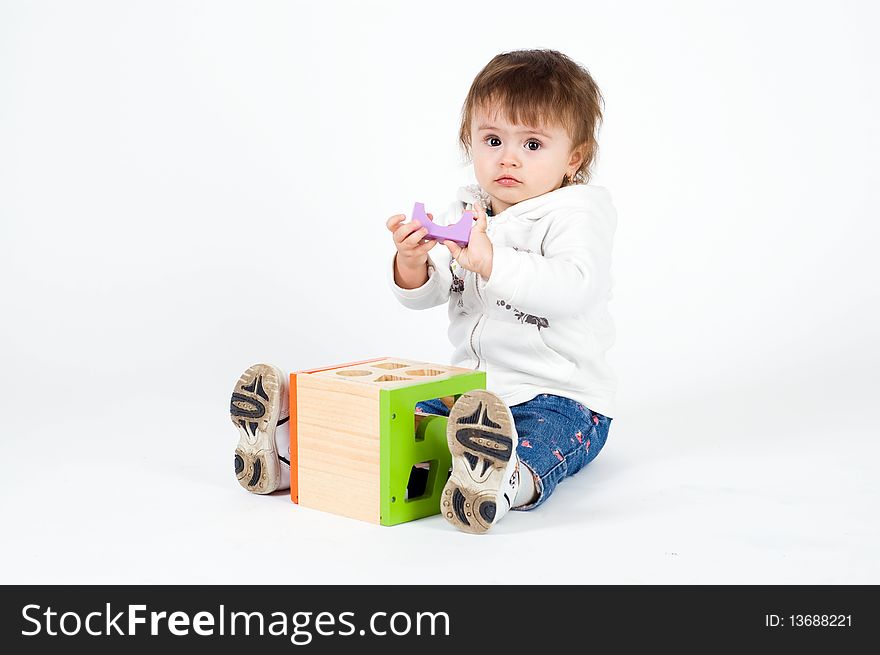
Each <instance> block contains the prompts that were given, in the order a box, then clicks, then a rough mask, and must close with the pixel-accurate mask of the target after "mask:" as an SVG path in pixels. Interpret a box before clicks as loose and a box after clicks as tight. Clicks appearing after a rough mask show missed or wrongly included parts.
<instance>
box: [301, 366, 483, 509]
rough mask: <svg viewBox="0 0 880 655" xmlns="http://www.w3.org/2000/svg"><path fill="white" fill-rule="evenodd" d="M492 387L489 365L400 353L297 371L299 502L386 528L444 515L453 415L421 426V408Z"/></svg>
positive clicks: (425, 419)
mask: <svg viewBox="0 0 880 655" xmlns="http://www.w3.org/2000/svg"><path fill="white" fill-rule="evenodd" d="M485 388H486V374H485V372H483V371H473V370H471V369H467V368H458V367H454V366H447V365H441V364H431V363H428V362H418V361H412V360H406V359H399V358H394V357H383V358H379V359H372V360H368V361H364V362H356V363H351V364H340V365H337V366H333V367H329V368H325V369H313V370H310V371H299V372H296V373H291V375H290V460H291V461H290V496H291V499H292V500H293V502H295V503H299V504H300V505H302V506H303V507H311V508H314V509H320V510H324V511H327V512H332V513H334V514H341V515H343V516H349V517H351V518H356V519H361V520H364V521H370V522H372V523H379V524H381V525H396V524H398V523H404V522H406V521H412V520H414V519H419V518H422V517H425V516H430V515H432V514H437V513H439V511H440V494H441V492H442V491H443V486H444V485H445V484H446V479H447V476H448V471H449V467H450V465H451V462H452V458H451V456H450V454H449V446H448V445H447V443H446V418H445V417H440V416H429V417H419V420H418V425H417V419H416V415H415V405H416V403H418V402H421V401H424V400H431V399H433V398H443V399H444V400H445V402H446V403H447V405H451V403H452V402H454V399H455V398H456V397H458V396H460V395H461V394H463V393H465V392H467V391H470V390H472V389H485ZM428 467H430V468H428ZM416 478H418V483H417V484H413V481H414V480H415V479H416Z"/></svg>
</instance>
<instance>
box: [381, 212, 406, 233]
mask: <svg viewBox="0 0 880 655" xmlns="http://www.w3.org/2000/svg"><path fill="white" fill-rule="evenodd" d="M405 220H406V216H405V215H403V214H395V215H394V216H392V217H391V218H389V219H388V220H387V221H385V227H387V228H388V229H389V230H390V231H391V232H394V231H395V230H396V229H397V226H398V225H400V224H401V223H403V222H404V221H405Z"/></svg>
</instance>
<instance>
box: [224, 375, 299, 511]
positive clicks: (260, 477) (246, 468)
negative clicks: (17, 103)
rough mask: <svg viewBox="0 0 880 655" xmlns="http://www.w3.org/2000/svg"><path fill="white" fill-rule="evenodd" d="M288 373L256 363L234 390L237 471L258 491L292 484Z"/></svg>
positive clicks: (247, 486)
mask: <svg viewBox="0 0 880 655" xmlns="http://www.w3.org/2000/svg"><path fill="white" fill-rule="evenodd" d="M287 387H288V383H287V376H285V375H284V373H283V372H282V371H281V369H279V368H278V367H276V366H271V365H270V364H254V365H253V366H251V367H250V368H248V369H247V370H246V371H245V372H244V373H242V374H241V377H240V378H239V379H238V382H236V383H235V388H234V389H233V390H232V400H231V401H230V403H229V414H230V418H231V419H232V422H233V424H235V427H237V428H238V432H239V435H240V436H239V440H238V447H237V448H236V449H235V475H236V477H237V478H238V482H239V484H241V486H242V487H244V488H245V489H247V490H248V491H251V492H253V493H255V494H268V493H272V492H273V491H276V490H278V489H285V488H290V423H289V421H290V398H289V396H288V394H287Z"/></svg>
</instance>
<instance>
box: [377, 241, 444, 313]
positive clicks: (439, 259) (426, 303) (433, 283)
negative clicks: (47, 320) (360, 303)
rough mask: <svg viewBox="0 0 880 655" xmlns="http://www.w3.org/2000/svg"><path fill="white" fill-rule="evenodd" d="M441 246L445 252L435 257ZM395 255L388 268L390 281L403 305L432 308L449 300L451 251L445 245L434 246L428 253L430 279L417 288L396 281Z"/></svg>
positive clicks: (413, 307)
mask: <svg viewBox="0 0 880 655" xmlns="http://www.w3.org/2000/svg"><path fill="white" fill-rule="evenodd" d="M441 248H442V249H443V252H441V253H439V254H438V255H437V256H436V257H435V256H434V255H433V253H434V252H435V251H437V250H440V249H441ZM444 253H445V254H446V257H445V258H444V257H443V254H444ZM396 255H397V253H396V252H395V253H394V256H396ZM394 256H392V257H391V266H390V267H389V268H388V282H389V284H390V286H391V291H392V292H393V293H394V295H395V297H396V298H397V300H398V301H399V302H400V304H401V305H403V306H404V307H408V308H410V309H430V308H431V307H436V306H437V305H442V304H443V303H445V302H448V301H449V288H450V286H452V272H451V271H450V270H449V251H448V250H446V248H445V247H444V246H443V245H439V244H438V245H436V246H434V249H433V250H432V251H431V253H429V254H428V281H427V282H425V283H424V284H423V285H422V286H420V287H418V288H417V289H403V288H401V287H399V286H397V284H396V283H395V282H394Z"/></svg>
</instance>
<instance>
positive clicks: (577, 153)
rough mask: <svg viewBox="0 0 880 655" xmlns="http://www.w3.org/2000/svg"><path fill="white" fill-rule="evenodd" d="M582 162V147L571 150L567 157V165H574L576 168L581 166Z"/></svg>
mask: <svg viewBox="0 0 880 655" xmlns="http://www.w3.org/2000/svg"><path fill="white" fill-rule="evenodd" d="M583 163H584V147H583V146H581V147H580V148H575V149H574V150H572V151H571V157H569V158H568V165H569V166H576V167H577V168H580V167H581V164H583Z"/></svg>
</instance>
